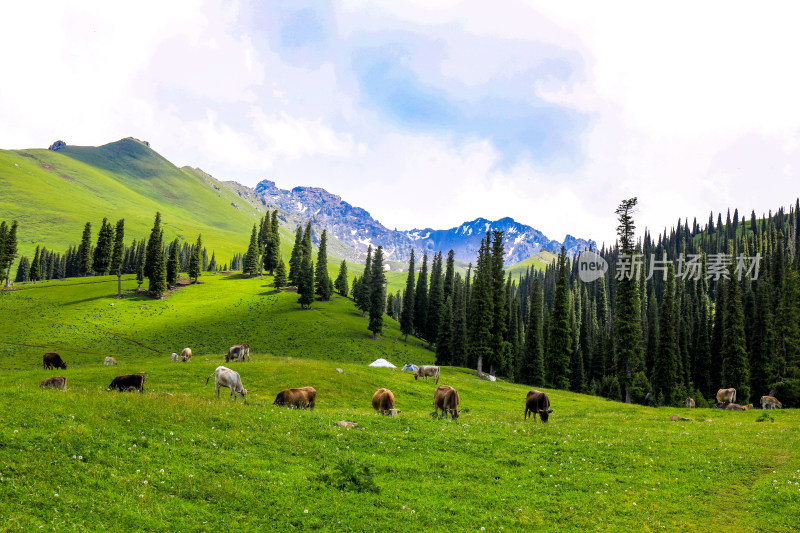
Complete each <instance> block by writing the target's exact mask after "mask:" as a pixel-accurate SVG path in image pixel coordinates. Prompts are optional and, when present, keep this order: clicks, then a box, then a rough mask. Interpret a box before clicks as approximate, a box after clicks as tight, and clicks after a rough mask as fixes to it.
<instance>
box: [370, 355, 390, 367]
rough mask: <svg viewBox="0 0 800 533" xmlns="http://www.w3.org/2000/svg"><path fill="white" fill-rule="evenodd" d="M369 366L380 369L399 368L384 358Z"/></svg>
mask: <svg viewBox="0 0 800 533" xmlns="http://www.w3.org/2000/svg"><path fill="white" fill-rule="evenodd" d="M369 366H374V367H379V368H397V367H396V366H394V365H393V364H392V363H390V362H389V361H387V360H386V359H384V358H383V357H381V358H380V359H375V360H374V361H373V362H371V363H370V364H369Z"/></svg>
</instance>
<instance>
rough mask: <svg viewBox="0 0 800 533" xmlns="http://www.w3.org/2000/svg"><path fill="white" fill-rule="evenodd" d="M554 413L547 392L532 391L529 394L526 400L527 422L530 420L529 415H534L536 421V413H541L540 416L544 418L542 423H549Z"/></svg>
mask: <svg viewBox="0 0 800 533" xmlns="http://www.w3.org/2000/svg"><path fill="white" fill-rule="evenodd" d="M552 412H553V410H552V409H550V397H549V396H547V393H546V392H539V391H538V390H532V391H530V392H529V393H528V396H527V397H526V398H525V420H527V419H528V413H533V419H534V420H536V413H539V416H541V417H542V422H547V419H548V417H549V416H550V413H552Z"/></svg>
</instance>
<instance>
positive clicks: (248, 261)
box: [242, 224, 259, 277]
mask: <svg viewBox="0 0 800 533" xmlns="http://www.w3.org/2000/svg"><path fill="white" fill-rule="evenodd" d="M258 258H259V253H258V237H257V236H256V225H255V224H253V231H252V232H251V233H250V245H249V246H248V247H247V255H245V259H244V270H242V274H247V275H248V276H251V277H252V276H255V275H257V274H258Z"/></svg>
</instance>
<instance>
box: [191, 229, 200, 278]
mask: <svg viewBox="0 0 800 533" xmlns="http://www.w3.org/2000/svg"><path fill="white" fill-rule="evenodd" d="M202 247H203V236H202V234H201V235H198V236H197V243H196V244H195V245H194V248H193V249H192V253H191V255H190V256H189V272H188V274H189V277H190V278H191V279H192V280H194V283H197V278H199V277H200V249H201V248H202Z"/></svg>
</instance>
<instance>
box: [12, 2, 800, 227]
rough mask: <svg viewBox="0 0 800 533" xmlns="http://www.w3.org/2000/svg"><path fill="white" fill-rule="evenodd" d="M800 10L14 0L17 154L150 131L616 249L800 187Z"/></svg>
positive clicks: (361, 193)
mask: <svg viewBox="0 0 800 533" xmlns="http://www.w3.org/2000/svg"><path fill="white" fill-rule="evenodd" d="M795 6H796V4H794V3H788V2H787V3H779V2H774V3H769V4H754V3H751V2H741V3H735V2H733V3H732V2H679V1H678V2H669V3H664V2H661V3H657V4H656V3H652V2H596V1H590V2H523V1H513V2H511V1H494V2H491V3H490V2H486V1H484V0H475V1H465V2H458V1H449V0H444V1H440V2H434V1H431V0H420V1H410V2H400V1H398V2H369V1H361V0H349V1H343V2H334V3H326V2H322V1H311V2H303V1H286V2H268V1H259V0H252V1H240V2H221V1H208V2H195V1H169V2H164V1H159V2H148V1H139V2H134V3H130V2H128V3H119V2H107V1H101V2H82V1H75V2H6V3H5V4H4V6H3V7H2V8H0V14H2V19H3V20H4V21H5V22H6V23H5V24H4V28H3V31H2V32H0V50H2V58H3V59H2V62H3V80H2V83H0V120H1V121H2V127H1V128H0V147H3V148H31V147H46V146H48V145H49V144H50V143H51V142H53V141H54V140H56V139H63V140H65V141H66V142H67V143H68V144H74V145H100V144H105V143H107V142H111V141H114V140H117V139H119V138H122V137H127V136H134V137H137V138H140V139H146V140H148V141H150V143H151V146H152V147H153V148H154V149H155V150H157V151H158V152H160V153H161V154H162V155H164V156H165V157H167V158H168V159H169V160H171V161H172V162H174V163H175V164H177V165H179V166H180V165H191V166H196V167H200V168H202V169H203V170H205V171H206V172H209V173H211V174H212V175H214V176H215V177H217V178H219V179H225V180H228V179H230V180H236V181H238V182H240V183H244V184H247V185H251V186H252V185H255V184H256V183H257V182H258V181H260V180H261V179H265V178H266V179H271V180H274V181H275V182H276V183H277V184H278V186H279V187H282V188H292V187H295V186H298V185H313V186H319V187H324V188H326V189H328V190H329V191H331V192H334V193H336V194H339V195H341V196H342V198H343V199H344V200H346V201H348V202H350V203H351V204H354V205H358V206H360V207H363V208H365V209H367V210H368V211H370V212H371V214H372V215H373V216H374V217H375V218H377V219H378V220H380V221H381V222H382V223H383V224H384V225H386V226H388V227H390V228H393V227H397V228H398V229H411V228H413V227H417V228H423V227H433V228H437V229H445V228H450V227H454V226H457V225H459V224H460V223H462V222H464V221H467V220H472V219H474V218H477V217H479V216H480V217H485V218H489V219H497V218H500V217H504V216H511V217H513V218H515V219H517V220H518V221H520V222H523V223H526V224H530V225H532V226H534V227H536V228H537V229H540V230H541V231H543V232H544V233H545V234H546V235H548V236H549V237H550V238H554V239H559V240H560V239H563V237H564V235H565V234H566V233H570V234H572V235H576V236H581V237H586V238H593V239H596V240H598V241H606V242H608V241H611V240H613V239H614V228H615V225H616V223H615V217H614V209H615V208H616V206H617V204H618V203H619V201H620V200H621V199H623V198H627V197H631V196H638V198H639V202H640V209H639V214H638V216H637V221H638V223H639V226H640V228H644V227H645V226H648V227H649V228H651V229H654V230H655V231H656V232H658V231H660V230H661V229H663V228H664V227H665V226H671V225H673V224H675V222H676V221H677V219H678V217H689V218H690V220H691V218H693V217H697V218H698V221H699V222H701V223H704V222H705V221H706V220H707V219H708V214H709V212H710V211H712V210H713V211H714V212H715V213H717V212H718V211H720V210H723V211H724V210H726V209H727V208H728V207H730V208H734V207H738V208H739V210H740V211H743V212H746V213H747V214H749V213H750V210H751V209H755V210H756V212H757V213H759V214H760V213H761V212H765V211H767V210H769V209H775V208H777V207H779V206H781V205H788V203H790V202H793V200H794V199H795V198H796V197H797V195H798V194H799V193H800V187H799V186H798V183H800V180H798V173H799V172H800V142H799V141H800V69H798V60H797V51H798V50H800V32H798V31H797V29H796V22H797V20H798V19H799V17H798V15H800V13H798V11H799V10H800V8H797V7H795ZM715 216H716V215H715Z"/></svg>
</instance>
